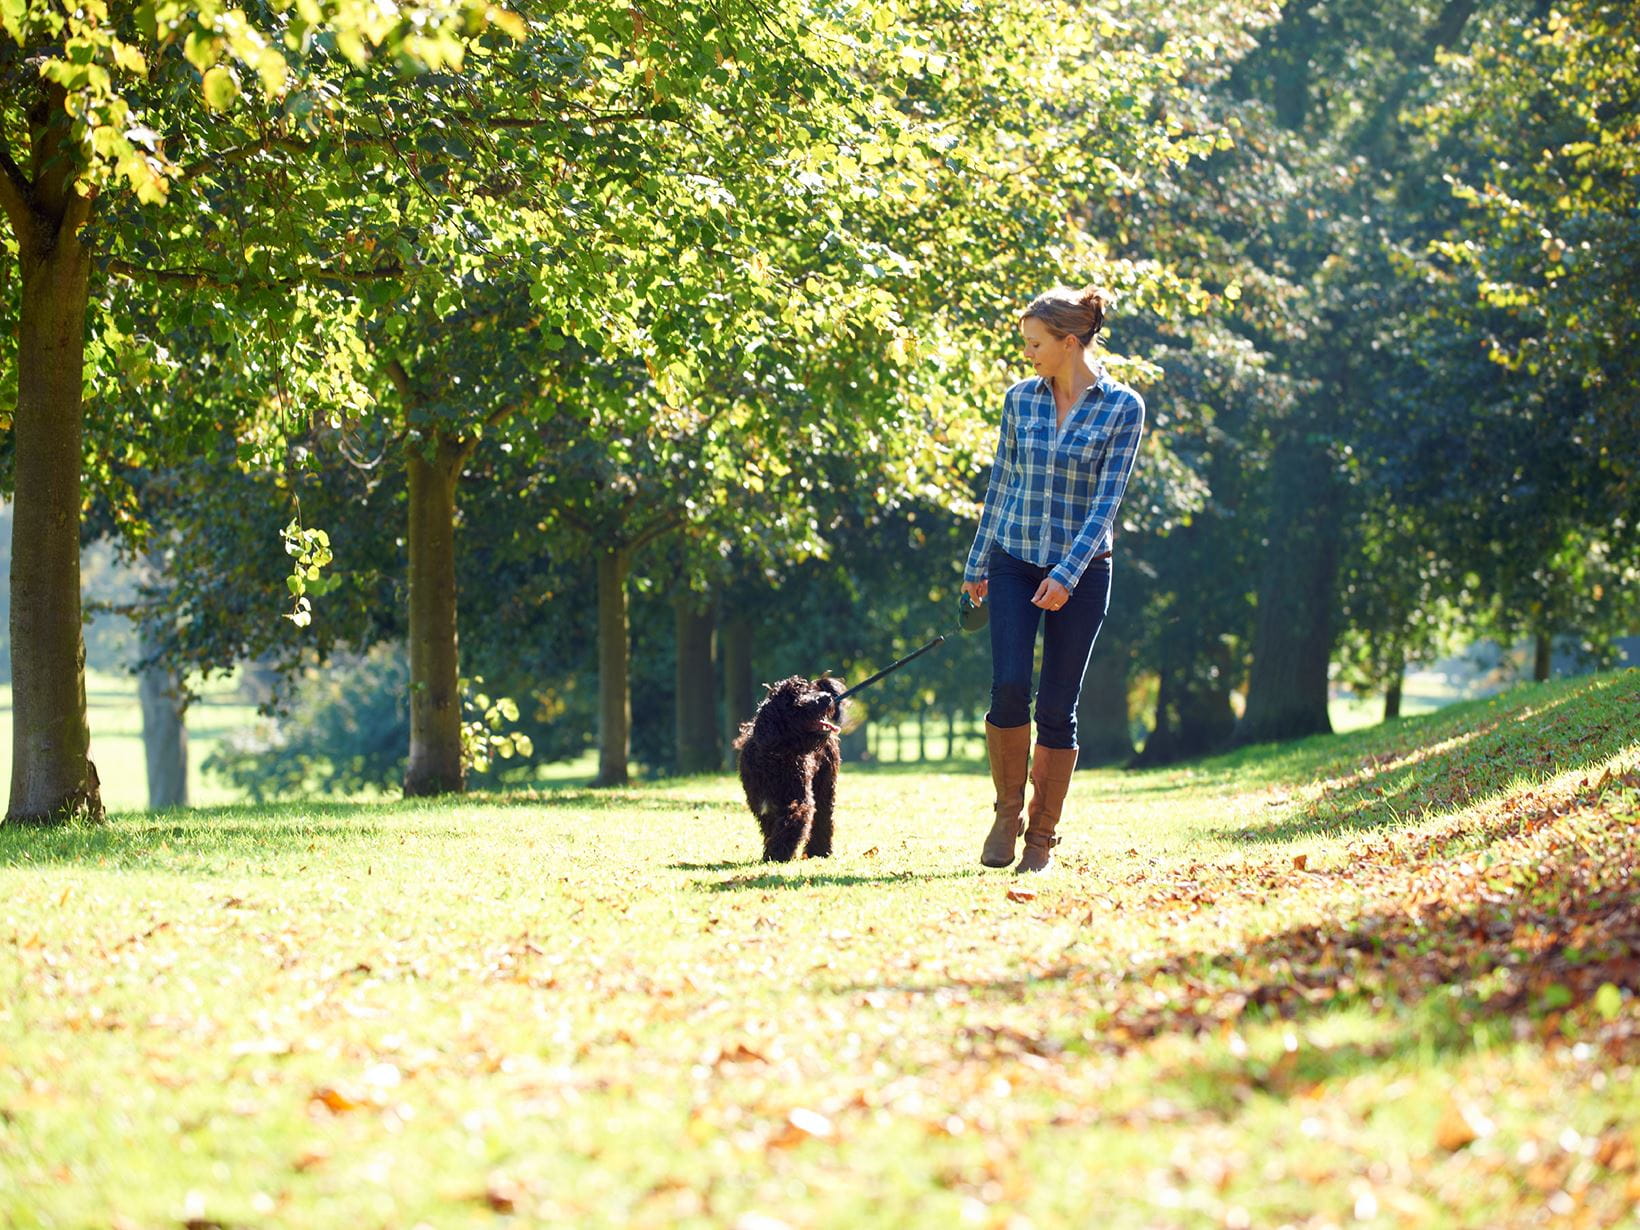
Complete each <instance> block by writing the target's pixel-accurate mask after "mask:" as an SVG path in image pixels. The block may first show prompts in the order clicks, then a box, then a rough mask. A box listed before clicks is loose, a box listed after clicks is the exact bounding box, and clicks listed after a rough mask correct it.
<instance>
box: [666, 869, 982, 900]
mask: <svg viewBox="0 0 1640 1230" xmlns="http://www.w3.org/2000/svg"><path fill="white" fill-rule="evenodd" d="M732 865H739V866H745V865H746V864H732ZM751 865H752V866H754V867H761V866H764V865H765V864H762V863H754V864H751ZM978 874H979V873H978V872H977V871H890V872H883V873H882V874H880V875H851V874H848V873H838V872H818V873H814V874H808V873H801V872H800V873H798V874H795V875H785V874H782V873H780V872H775V871H766V872H761V873H752V874H747V875H739V876H731V877H730V878H729V879H727V880H696V881H695V884H696V885H697V886H698V887H700V888H705V889H709V890H710V891H712V892H714V893H732V892H741V891H744V890H746V889H765V890H767V889H776V888H779V889H793V888H820V887H826V888H837V887H843V888H848V887H853V886H857V885H861V884H909V883H913V882H915V883H923V882H926V881H929V880H965V879H970V878H972V877H973V876H976V875H978Z"/></svg>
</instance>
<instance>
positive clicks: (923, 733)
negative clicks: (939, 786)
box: [917, 705, 928, 764]
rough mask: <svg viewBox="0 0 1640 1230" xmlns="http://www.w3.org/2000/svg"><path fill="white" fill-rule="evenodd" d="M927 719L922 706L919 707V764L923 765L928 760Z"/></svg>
mask: <svg viewBox="0 0 1640 1230" xmlns="http://www.w3.org/2000/svg"><path fill="white" fill-rule="evenodd" d="M924 719H925V714H924V712H923V709H922V706H920V705H919V706H918V707H917V763H918V764H923V763H925V762H926V761H927V760H928V723H927V721H926V720H924Z"/></svg>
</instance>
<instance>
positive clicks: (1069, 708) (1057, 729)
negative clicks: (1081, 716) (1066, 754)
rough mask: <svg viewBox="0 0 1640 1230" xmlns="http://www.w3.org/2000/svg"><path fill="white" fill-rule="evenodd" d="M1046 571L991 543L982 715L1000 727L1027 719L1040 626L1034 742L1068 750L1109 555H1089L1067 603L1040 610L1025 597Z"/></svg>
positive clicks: (1100, 616)
mask: <svg viewBox="0 0 1640 1230" xmlns="http://www.w3.org/2000/svg"><path fill="white" fill-rule="evenodd" d="M1052 571H1053V570H1052V569H1051V568H1047V567H1042V566H1039V565H1036V564H1028V563H1026V562H1025V561H1024V560H1022V559H1019V558H1017V557H1015V556H1013V555H1010V554H1008V552H1006V551H1004V550H1003V549H1002V548H1001V547H992V548H991V561H990V565H989V567H988V568H987V571H986V580H987V582H988V583H989V588H988V589H987V591H986V595H985V600H986V602H988V603H989V604H990V607H991V623H990V627H991V711H990V712H989V713H987V714H986V715H985V720H986V721H988V722H990V723H991V725H993V726H1001V727H1012V726H1024V725H1025V724H1026V723H1028V722H1029V721H1030V720H1031V672H1032V667H1033V666H1034V664H1035V659H1036V633H1037V628H1038V627H1039V626H1043V632H1042V677H1041V686H1040V687H1039V688H1038V689H1037V692H1036V741H1037V742H1038V743H1040V744H1042V746H1043V747H1057V748H1070V747H1075V746H1076V704H1077V701H1078V699H1079V698H1080V697H1081V694H1082V676H1083V675H1084V674H1085V673H1087V669H1088V657H1089V655H1090V654H1092V652H1093V642H1094V639H1095V638H1096V637H1097V636H1098V635H1099V628H1100V625H1102V624H1103V623H1104V622H1105V612H1106V610H1108V609H1109V607H1110V571H1111V570H1110V559H1109V557H1106V558H1105V559H1097V560H1094V561H1093V562H1092V563H1091V564H1089V565H1088V569H1087V571H1086V572H1084V573H1083V574H1082V579H1081V580H1080V581H1078V582H1077V584H1076V588H1075V589H1073V590H1072V591H1071V596H1070V599H1069V600H1068V601H1067V602H1066V603H1065V605H1064V606H1062V607H1060V608H1059V610H1057V611H1044V610H1043V609H1042V608H1041V607H1039V606H1033V605H1032V604H1031V595H1033V594H1035V593H1036V589H1037V586H1039V585H1041V584H1042V581H1043V579H1044V578H1045V577H1046V576H1047V575H1048V574H1049V573H1050V572H1052ZM1044 625H1045V626H1044Z"/></svg>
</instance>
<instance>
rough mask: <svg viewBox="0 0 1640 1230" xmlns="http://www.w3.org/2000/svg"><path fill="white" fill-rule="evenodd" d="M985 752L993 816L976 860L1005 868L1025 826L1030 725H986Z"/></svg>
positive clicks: (1012, 859)
mask: <svg viewBox="0 0 1640 1230" xmlns="http://www.w3.org/2000/svg"><path fill="white" fill-rule="evenodd" d="M985 753H986V755H987V757H988V758H989V759H990V761H991V784H992V785H993V786H995V787H996V791H997V799H996V809H997V815H996V821H995V822H994V823H993V824H992V825H991V832H990V834H989V835H988V836H987V837H986V838H985V849H984V850H982V851H981V852H980V856H979V861H980V862H982V863H984V864H985V865H986V866H987V867H1007V866H1010V865H1011V864H1012V863H1013V861H1014V851H1015V845H1016V843H1017V842H1018V841H1019V831H1020V829H1022V828H1024V827H1025V775H1026V772H1027V770H1028V769H1029V767H1030V761H1031V727H1030V723H1028V722H1027V723H1026V724H1025V725H1024V726H1008V727H1003V726H993V725H991V723H989V722H986V723H985Z"/></svg>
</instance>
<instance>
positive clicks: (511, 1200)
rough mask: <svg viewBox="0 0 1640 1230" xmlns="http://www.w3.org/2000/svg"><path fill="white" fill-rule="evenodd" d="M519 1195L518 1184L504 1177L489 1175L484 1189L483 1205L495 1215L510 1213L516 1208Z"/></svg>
mask: <svg viewBox="0 0 1640 1230" xmlns="http://www.w3.org/2000/svg"><path fill="white" fill-rule="evenodd" d="M521 1194H522V1193H521V1192H520V1191H519V1189H518V1184H517V1183H515V1182H513V1181H512V1180H511V1179H509V1178H507V1177H506V1176H505V1175H491V1176H490V1181H489V1182H488V1183H487V1184H485V1187H484V1203H485V1204H487V1205H489V1206H490V1207H491V1208H492V1209H494V1210H495V1211H496V1212H497V1213H511V1212H513V1211H514V1210H516V1209H517V1208H518V1200H519V1197H520V1195H521Z"/></svg>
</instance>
